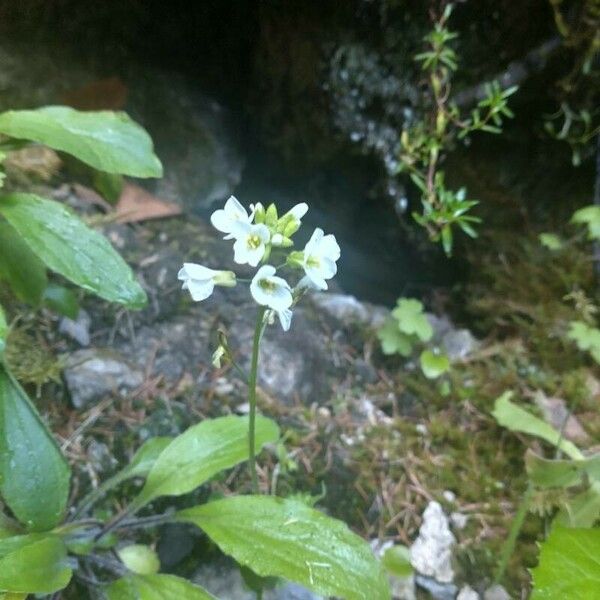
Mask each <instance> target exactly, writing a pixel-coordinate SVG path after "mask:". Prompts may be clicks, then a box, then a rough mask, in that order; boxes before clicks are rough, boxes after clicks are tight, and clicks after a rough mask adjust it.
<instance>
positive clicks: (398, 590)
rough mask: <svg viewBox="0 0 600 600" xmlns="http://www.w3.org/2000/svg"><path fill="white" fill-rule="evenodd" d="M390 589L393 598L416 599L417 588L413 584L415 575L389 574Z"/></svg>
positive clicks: (401, 599)
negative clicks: (400, 575) (398, 575)
mask: <svg viewBox="0 0 600 600" xmlns="http://www.w3.org/2000/svg"><path fill="white" fill-rule="evenodd" d="M389 580H390V590H391V592H392V598H393V599H394V600H416V597H417V589H416V586H415V576H414V575H411V576H410V577H394V576H391V577H390V578H389Z"/></svg>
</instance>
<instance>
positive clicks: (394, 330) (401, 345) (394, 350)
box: [377, 318, 412, 357]
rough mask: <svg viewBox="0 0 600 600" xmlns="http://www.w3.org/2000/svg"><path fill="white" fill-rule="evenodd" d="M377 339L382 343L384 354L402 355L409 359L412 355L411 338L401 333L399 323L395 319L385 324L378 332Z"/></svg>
mask: <svg viewBox="0 0 600 600" xmlns="http://www.w3.org/2000/svg"><path fill="white" fill-rule="evenodd" d="M377 337H378V338H379V341H380V342H381V350H382V351H383V353H384V354H400V355H401V356H405V357H408V356H410V355H411V353H412V340H411V336H409V335H406V333H402V331H400V328H399V327H398V321H396V319H394V318H390V319H388V320H387V321H386V322H385V323H384V324H383V326H382V327H381V329H379V330H378V331H377Z"/></svg>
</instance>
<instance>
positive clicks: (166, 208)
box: [116, 183, 181, 223]
mask: <svg viewBox="0 0 600 600" xmlns="http://www.w3.org/2000/svg"><path fill="white" fill-rule="evenodd" d="M116 211H117V218H116V221H117V223H137V222H139V221H147V220H149V219H162V218H165V217H174V216H176V215H180V214H181V207H180V206H179V205H178V204H175V203H173V202H167V201H165V200H161V199H160V198H157V197H156V196H154V195H152V194H151V193H150V192H147V191H146V190H145V189H144V188H141V187H140V186H139V185H135V184H134V183H126V184H125V185H124V186H123V191H122V192H121V197H120V198H119V201H118V202H117V206H116Z"/></svg>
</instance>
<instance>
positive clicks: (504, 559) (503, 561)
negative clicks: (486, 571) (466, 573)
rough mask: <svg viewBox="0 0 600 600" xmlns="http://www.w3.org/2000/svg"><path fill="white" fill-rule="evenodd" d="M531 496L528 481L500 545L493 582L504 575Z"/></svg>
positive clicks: (530, 484)
mask: <svg viewBox="0 0 600 600" xmlns="http://www.w3.org/2000/svg"><path fill="white" fill-rule="evenodd" d="M532 496H533V484H532V483H531V481H530V482H529V483H528V484H527V489H526V490H525V493H524V494H523V497H522V498H521V504H519V510H517V514H516V515H515V518H514V519H513V522H512V525H511V527H510V533H509V534H508V537H507V538H506V541H505V542H504V544H503V545H502V552H501V553H500V562H499V563H498V568H497V569H496V574H495V577H494V584H498V583H500V581H501V580H502V578H503V577H504V572H505V571H506V566H507V565H508V560H509V559H510V557H511V556H512V553H513V552H514V549H515V544H516V543H517V537H518V536H519V532H520V531H521V527H523V521H524V520H525V516H526V515H527V511H528V510H529V505H530V503H531V497H532Z"/></svg>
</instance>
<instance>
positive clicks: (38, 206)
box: [0, 194, 146, 308]
mask: <svg viewBox="0 0 600 600" xmlns="http://www.w3.org/2000/svg"><path fill="white" fill-rule="evenodd" d="M0 214H2V215H3V216H4V217H6V219H7V220H8V221H9V223H10V224H11V225H12V226H13V227H14V228H15V229H16V230H17V232H18V233H19V235H21V236H22V238H23V240H24V241H25V242H26V244H27V245H28V246H29V248H30V249H31V250H32V251H33V252H34V253H35V254H36V255H37V256H38V258H40V259H41V260H42V261H43V262H44V263H46V265H47V266H48V267H49V268H50V269H52V270H53V271H56V272H57V273H60V274H61V275H62V276H63V277H66V278H67V279H69V280H70V281H72V282H73V283H74V284H76V285H78V286H79V287H82V288H84V289H86V290H89V291H90V292H93V293H94V294H97V295H98V296H100V297H101V298H104V299H105V300H109V301H111V302H119V303H121V304H124V305H125V306H127V307H129V308H141V307H142V306H144V304H145V303H146V294H145V292H144V290H143V289H142V288H141V287H140V284H139V283H138V282H137V281H136V279H135V277H134V275H133V273H132V271H131V269H130V268H129V267H128V266H127V264H126V263H125V261H124V260H123V259H122V258H121V257H120V256H119V255H118V254H117V252H116V251H115V250H114V249H113V247H112V246H111V245H110V243H109V242H108V240H107V239H106V238H105V237H104V236H102V235H100V234H99V233H97V232H96V231H93V230H92V229H90V228H89V227H87V226H86V225H85V224H84V223H82V222H81V220H80V219H79V218H78V217H77V216H76V215H75V214H74V213H73V212H72V211H71V210H70V209H68V208H67V207H66V206H64V205H62V204H60V203H58V202H54V201H53V200H45V199H44V198H40V197H39V196H34V195H33V194H10V195H9V196H3V197H0Z"/></svg>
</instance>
